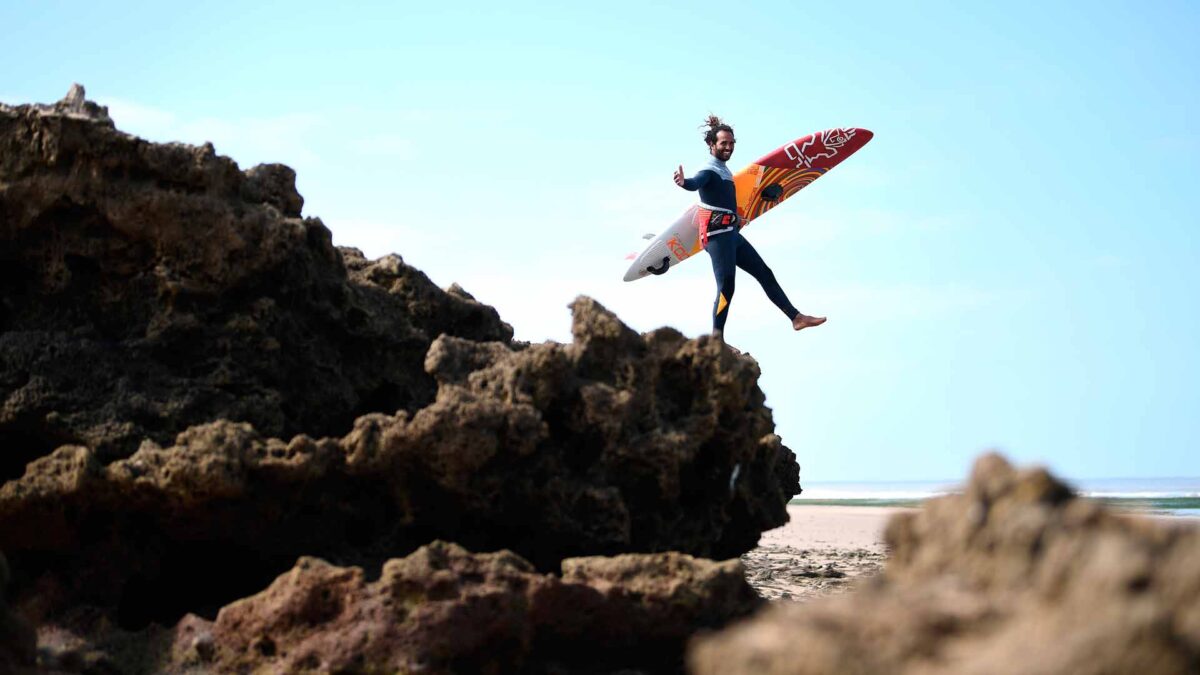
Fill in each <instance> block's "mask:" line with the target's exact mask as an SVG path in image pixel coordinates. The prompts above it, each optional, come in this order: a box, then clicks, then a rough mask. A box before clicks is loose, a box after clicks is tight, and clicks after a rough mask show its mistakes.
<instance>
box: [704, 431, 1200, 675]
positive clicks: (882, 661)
mask: <svg viewBox="0 0 1200 675" xmlns="http://www.w3.org/2000/svg"><path fill="white" fill-rule="evenodd" d="M886 538H887V542H888V545H889V546H890V547H891V549H892V555H891V559H890V561H889V562H888V564H887V567H886V569H885V571H884V574H883V576H882V577H881V578H877V580H876V583H873V584H870V585H868V586H866V587H865V588H862V589H860V590H859V591H857V592H855V593H851V594H848V595H846V596H841V597H838V598H831V599H830V600H829V601H827V602H821V603H814V604H812V605H806V606H794V605H793V606H779V607H776V608H774V609H772V611H770V612H766V613H764V614H762V615H760V616H759V617H757V618H755V619H753V620H751V621H749V622H747V623H745V624H743V625H740V626H738V627H737V628H734V629H730V630H728V631H726V632H725V633H723V634H721V635H718V636H715V637H711V638H709V639H705V640H702V641H700V642H699V643H698V644H697V645H696V646H695V647H694V649H693V650H692V653H691V656H690V660H691V665H692V669H693V672H695V673H697V674H699V675H716V674H717V673H720V674H722V675H727V674H738V673H745V674H747V675H749V674H750V673H754V674H755V675H763V674H772V673H796V674H802V673H851V674H853V673H880V672H888V673H939V674H940V673H945V674H947V675H948V674H950V673H1004V672H1020V673H1083V674H1088V673H1096V674H1099V673H1156V674H1158V673H1195V672H1198V671H1200V529H1198V528H1196V527H1195V526H1194V525H1189V524H1181V523H1171V522H1166V521H1154V520H1150V519H1147V518H1138V517H1131V516H1125V515H1118V514H1115V513H1112V512H1109V511H1108V510H1106V509H1105V508H1104V507H1103V506H1101V505H1100V504H1098V503H1095V502H1092V501H1089V500H1086V499H1082V498H1079V497H1076V496H1075V495H1074V494H1073V493H1072V491H1071V490H1070V489H1069V488H1068V487H1067V486H1066V485H1064V484H1063V483H1061V482H1060V481H1058V480H1056V479H1055V478H1053V477H1052V476H1050V475H1049V474H1048V473H1046V472H1045V471H1044V470H1041V469H1027V470H1021V471H1018V470H1015V469H1014V468H1013V467H1012V466H1010V465H1009V464H1008V463H1007V462H1006V461H1005V460H1003V459H1002V458H1001V457H999V456H998V455H987V456H984V457H983V458H981V459H980V460H979V461H978V462H977V463H976V465H975V469H974V471H973V473H972V476H971V480H970V483H969V484H968V486H967V488H966V490H965V492H964V493H963V494H958V495H951V496H947V497H941V498H938V499H934V500H931V501H928V502H926V503H925V504H924V506H923V508H922V509H921V510H920V511H919V512H917V513H914V514H902V515H898V516H895V517H894V518H893V520H892V521H891V522H890V523H889V525H888V529H887V532H886Z"/></svg>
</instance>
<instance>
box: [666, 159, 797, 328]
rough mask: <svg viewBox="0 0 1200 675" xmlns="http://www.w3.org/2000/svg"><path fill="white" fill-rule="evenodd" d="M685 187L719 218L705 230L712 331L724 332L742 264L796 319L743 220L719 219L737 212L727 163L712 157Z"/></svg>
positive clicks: (779, 304)
mask: <svg viewBox="0 0 1200 675" xmlns="http://www.w3.org/2000/svg"><path fill="white" fill-rule="evenodd" d="M683 188H684V189H685V190H699V191H700V206H701V208H702V209H706V210H709V211H713V212H715V215H716V216H718V218H716V219H714V224H713V226H712V227H710V228H709V229H708V231H707V233H706V237H705V238H706V239H707V241H706V243H705V246H704V250H706V251H708V255H709V257H710V258H712V266H713V276H715V277H716V279H717V299H716V302H714V303H713V330H719V331H724V330H725V319H726V318H727V317H728V316H729V303H730V301H731V300H733V287H734V275H735V274H736V272H737V268H738V267H740V268H742V269H744V270H746V271H747V272H749V273H750V274H751V276H753V277H754V278H755V279H758V283H760V284H762V287H763V290H764V291H766V292H767V297H768V298H770V299H771V302H773V303H775V306H776V307H778V308H779V309H781V310H783V313H784V314H786V315H787V317H788V319H795V318H796V315H797V314H799V313H800V312H799V310H797V309H796V308H795V307H793V306H792V303H791V302H789V301H788V298H787V294H785V293H784V292H783V289H782V288H780V287H779V282H778V281H776V280H775V275H774V274H773V273H772V272H771V268H769V267H767V264H766V263H764V262H763V259H762V257H760V256H759V255H758V251H755V250H754V247H753V246H751V245H750V242H749V241H746V238H745V237H743V236H742V233H741V232H740V231H739V230H740V228H741V222H740V220H739V221H737V222H735V223H733V224H728V225H727V224H723V223H722V222H720V221H727V220H729V219H728V218H720V216H721V215H722V214H726V213H728V214H733V215H736V214H737V191H736V190H735V188H734V184H733V174H732V173H731V172H730V171H729V168H728V167H727V166H725V162H722V161H721V160H719V159H717V158H716V157H710V158H709V161H708V163H707V164H706V165H705V166H704V167H703V168H701V169H700V171H699V172H697V173H696V175H695V176H692V177H691V178H688V179H687V180H685V181H683Z"/></svg>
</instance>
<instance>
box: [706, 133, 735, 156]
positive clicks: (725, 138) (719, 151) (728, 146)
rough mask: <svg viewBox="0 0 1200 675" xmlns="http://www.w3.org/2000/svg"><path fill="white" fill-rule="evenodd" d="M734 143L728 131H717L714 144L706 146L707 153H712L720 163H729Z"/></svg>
mask: <svg viewBox="0 0 1200 675" xmlns="http://www.w3.org/2000/svg"><path fill="white" fill-rule="evenodd" d="M736 142H737V141H735V140H733V134H731V133H729V132H728V131H718V132H717V140H716V142H715V143H713V144H712V145H710V146H708V151H709V152H710V153H712V156H713V157H716V158H717V159H719V160H721V161H722V162H727V161H729V158H730V157H732V156H733V144H734V143H736Z"/></svg>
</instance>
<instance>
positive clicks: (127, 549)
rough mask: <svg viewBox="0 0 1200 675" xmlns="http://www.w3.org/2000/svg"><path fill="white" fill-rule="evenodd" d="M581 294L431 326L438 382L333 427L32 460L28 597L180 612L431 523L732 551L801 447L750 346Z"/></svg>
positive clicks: (44, 602) (13, 492) (529, 536)
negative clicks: (553, 321)
mask: <svg viewBox="0 0 1200 675" xmlns="http://www.w3.org/2000/svg"><path fill="white" fill-rule="evenodd" d="M574 313H575V324H574V330H575V332H576V339H575V341H574V342H573V343H572V344H570V345H560V344H556V343H545V344H542V345H532V346H529V347H527V348H526V349H523V350H519V351H513V350H511V349H509V348H508V347H506V346H505V345H504V344H502V343H476V342H471V341H467V340H462V339H459V338H453V337H449V336H442V337H440V338H438V340H436V341H435V342H434V343H433V345H432V346H431V348H430V350H429V355H428V358H427V360H426V367H427V369H428V372H429V374H430V375H431V376H432V377H433V378H434V379H435V380H437V381H438V386H439V388H438V393H437V395H436V398H435V400H434V402H433V403H431V404H430V405H429V406H427V407H425V408H423V409H421V410H419V411H417V412H416V413H415V414H412V415H409V414H408V413H405V412H400V413H398V414H396V415H382V414H378V415H368V416H364V417H363V418H360V419H359V420H358V421H357V422H356V424H355V428H354V429H353V430H352V431H351V433H350V434H348V435H347V436H345V437H342V438H339V439H330V438H326V439H320V440H314V439H312V438H310V437H307V436H297V437H294V438H292V439H291V440H290V441H286V442H285V441H282V440H279V439H271V438H263V437H262V436H261V435H259V434H258V433H257V432H256V431H255V430H254V429H253V428H252V427H251V426H249V425H247V424H245V423H240V424H235V423H232V422H226V421H221V422H214V423H211V424H208V425H203V426H198V427H193V428H192V429H189V430H188V431H186V432H184V433H182V434H180V435H179V437H178V439H177V440H176V443H175V444H174V445H172V446H168V447H161V446H158V445H157V444H154V443H152V442H149V441H147V442H146V443H145V444H143V446H142V447H141V448H140V449H139V450H138V451H137V452H136V453H134V454H133V455H132V456H131V457H129V458H127V459H124V460H119V461H116V462H112V463H110V464H108V465H104V464H103V463H102V461H101V460H100V458H99V457H98V456H97V453H96V452H95V451H93V450H91V449H89V448H86V447H83V446H64V447H62V448H59V449H58V450H56V451H55V452H54V453H52V454H51V455H49V456H47V457H44V458H41V459H38V460H36V461H34V462H32V463H31V464H30V465H29V468H28V470H27V472H26V473H25V475H24V476H23V477H22V478H20V479H18V480H14V481H10V482H9V483H8V484H6V485H5V486H4V487H3V488H0V544H2V545H3V546H4V547H5V548H6V549H7V550H9V551H11V552H12V553H11V555H12V556H13V559H14V561H15V562H16V563H17V564H18V567H19V568H20V569H24V570H27V574H29V575H30V577H29V578H28V579H27V580H26V581H28V582H29V583H30V584H34V585H36V586H38V587H39V588H40V589H41V590H40V591H39V592H38V593H37V594H36V596H37V598H36V600H34V599H32V598H31V599H29V603H31V605H30V606H29V607H27V609H28V610H29V611H30V612H32V613H34V614H36V615H39V616H40V615H46V614H48V613H53V612H54V611H57V610H58V609H60V608H62V607H64V606H69V605H71V604H74V603H77V602H80V601H86V602H89V603H93V604H97V605H100V606H110V607H117V608H119V612H120V615H121V620H122V621H123V622H124V623H126V624H127V625H138V624H141V623H144V622H145V621H147V620H150V619H156V620H159V621H173V620H174V619H175V618H178V616H179V615H181V614H183V613H184V612H188V611H192V612H213V611H215V610H216V608H217V607H220V606H221V604H224V603H225V602H228V601H231V600H233V599H235V598H237V597H241V596H242V595H244V594H246V593H247V592H250V591H252V590H254V589H255V588H259V587H261V585H262V584H264V583H265V582H266V581H267V580H269V579H270V578H271V577H273V576H274V575H275V574H277V573H279V572H280V571H282V570H283V569H286V567H287V566H288V565H290V564H291V563H292V562H293V561H294V560H295V559H296V558H297V557H299V556H302V555H318V556H321V557H324V558H327V559H330V560H335V561H350V562H355V563H359V564H361V565H363V566H365V567H372V566H375V567H377V566H378V565H379V564H381V563H382V562H383V561H384V560H386V559H387V558H388V557H391V556H393V555H396V554H397V553H405V552H408V551H411V550H413V549H415V548H416V547H417V546H419V545H421V544H423V543H425V542H428V541H430V540H431V539H436V538H441V539H447V540H454V541H457V542H460V543H462V544H464V545H467V546H469V547H471V548H472V549H473V550H479V551H489V550H496V549H501V548H508V549H512V550H514V551H516V552H518V553H520V554H521V555H523V556H526V557H528V558H529V559H531V560H533V561H534V562H535V563H536V564H537V565H538V567H540V568H542V569H544V570H551V569H556V568H557V567H558V565H559V562H560V561H561V560H562V559H563V558H566V557H571V556H580V555H595V554H616V553H621V552H635V551H644V552H653V551H669V550H677V551H684V552H688V553H691V554H694V555H701V556H706V557H713V558H718V559H721V558H731V557H736V556H737V555H739V554H741V553H743V552H745V551H746V550H748V549H749V548H751V547H753V546H754V544H755V543H756V541H757V538H758V534H759V532H761V531H763V530H765V529H768V528H770V527H773V526H775V525H778V524H781V523H783V522H784V521H785V519H786V511H785V504H786V502H787V499H788V498H789V496H790V495H791V494H792V493H794V492H796V491H798V489H799V486H798V484H797V482H796V476H797V471H798V468H797V466H796V464H795V458H794V456H793V455H792V453H791V452H790V451H788V450H787V449H786V448H785V447H783V446H782V445H781V444H780V442H779V438H778V436H775V435H773V434H772V433H770V431H771V422H770V414H769V412H768V411H767V410H766V409H765V408H764V407H762V405H761V400H762V399H761V393H760V392H759V391H758V389H757V386H756V385H755V380H756V378H757V374H758V373H757V369H756V367H755V366H754V363H753V361H752V360H750V359H749V358H747V357H741V356H738V355H735V354H734V353H733V352H732V351H730V350H729V349H728V348H726V347H725V346H724V345H722V344H721V343H720V342H718V341H714V340H709V339H707V338H704V339H701V340H691V341H690V340H686V339H684V338H683V336H681V335H679V334H678V333H676V332H675V331H672V330H670V329H663V330H660V331H657V332H655V333H651V334H649V335H647V336H645V337H643V336H640V335H638V334H636V333H634V332H632V331H630V330H629V329H628V328H626V327H624V326H623V325H621V324H620V322H619V321H618V320H617V319H616V317H614V316H613V315H612V314H611V313H609V312H607V311H605V310H604V309H603V308H602V307H600V306H599V305H597V304H596V303H595V302H594V301H590V300H586V299H581V300H579V301H577V302H576V303H575V305H574ZM589 372H590V374H591V375H592V376H593V377H596V378H601V379H590V378H588V377H585V373H589ZM214 571H219V572H220V573H219V574H215V575H214V574H211V572H214ZM205 572H208V573H210V574H203V573H205ZM50 589H53V590H52V591H51V590H50ZM34 605H36V607H35V606H34Z"/></svg>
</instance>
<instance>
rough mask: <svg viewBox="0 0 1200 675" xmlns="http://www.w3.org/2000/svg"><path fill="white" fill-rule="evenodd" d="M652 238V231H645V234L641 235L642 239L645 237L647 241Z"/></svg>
mask: <svg viewBox="0 0 1200 675" xmlns="http://www.w3.org/2000/svg"><path fill="white" fill-rule="evenodd" d="M653 238H654V233H653V232H647V233H646V234H643V235H642V239H645V240H647V241H649V240H650V239H653Z"/></svg>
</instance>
